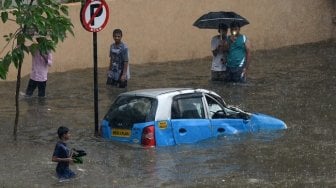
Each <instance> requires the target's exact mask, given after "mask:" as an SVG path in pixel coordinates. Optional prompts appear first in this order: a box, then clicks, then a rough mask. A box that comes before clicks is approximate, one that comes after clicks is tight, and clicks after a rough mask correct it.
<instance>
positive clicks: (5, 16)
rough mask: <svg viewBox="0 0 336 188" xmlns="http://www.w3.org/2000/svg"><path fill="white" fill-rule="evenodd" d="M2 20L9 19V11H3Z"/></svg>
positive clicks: (4, 21)
mask: <svg viewBox="0 0 336 188" xmlns="http://www.w3.org/2000/svg"><path fill="white" fill-rule="evenodd" d="M1 20H2V22H3V23H6V21H7V20H8V12H1Z"/></svg>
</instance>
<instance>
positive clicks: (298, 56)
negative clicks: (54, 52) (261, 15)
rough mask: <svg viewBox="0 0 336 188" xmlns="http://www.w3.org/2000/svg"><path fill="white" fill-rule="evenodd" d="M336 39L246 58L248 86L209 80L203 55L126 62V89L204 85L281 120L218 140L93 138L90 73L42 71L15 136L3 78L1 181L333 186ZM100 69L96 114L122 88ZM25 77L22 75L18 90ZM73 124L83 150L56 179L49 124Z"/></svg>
mask: <svg viewBox="0 0 336 188" xmlns="http://www.w3.org/2000/svg"><path fill="white" fill-rule="evenodd" d="M335 59H336V44H335V43H332V42H325V43H317V44H306V45H302V46H293V47H288V48H282V49H277V50H270V51H258V52H255V53H254V54H253V61H252V64H251V68H250V72H249V80H248V84H245V85H234V84H223V83H219V82H217V83H212V82H210V81H209V76H210V71H209V69H210V60H209V58H205V59H201V60H199V59H198V60H188V61H183V62H167V63H160V64H146V65H132V66H131V74H132V78H131V80H130V82H129V87H128V90H134V89H143V88H155V87H197V88H206V89H211V90H214V91H216V92H217V93H219V94H220V95H222V96H223V98H224V99H225V100H226V102H227V103H229V104H233V105H236V106H239V107H240V108H242V109H245V110H248V111H252V112H262V113H266V114H270V115H273V116H276V117H278V118H280V119H282V120H284V121H285V122H286V123H287V125H288V127H289V129H288V130H286V131H283V132H277V133H270V134H256V135H239V136H233V137H220V138H214V139H210V140H206V141H204V142H200V143H198V144H192V145H179V146H172V147H161V148H155V149H143V148H140V147H134V146H130V145H125V144H120V143H116V142H108V141H104V140H102V139H100V138H96V137H94V111H93V105H94V103H93V72H92V69H86V70H75V71H69V72H65V73H53V74H50V75H49V80H48V87H47V99H46V100H44V101H41V100H39V99H38V98H31V99H24V100H21V101H20V102H21V103H20V105H21V106H20V107H21V111H20V112H21V115H20V125H19V128H18V138H17V141H14V139H13V137H12V131H13V124H14V115H15V103H14V92H15V83H14V82H0V87H1V91H0V97H1V104H0V106H1V108H0V122H1V123H0V124H1V126H0V140H1V142H0V148H1V154H0V161H1V165H0V187H162V186H165V187H204V186H208V187H224V186H225V187H228V186H234V187H333V186H335V185H336V126H335V124H336V116H335V112H336V109H335V108H336V107H335V104H336V97H335V93H336V84H335V83H336V74H335V73H336V61H335ZM98 71H99V119H100V120H101V119H102V118H103V116H104V114H105V112H106V111H107V109H108V107H109V105H110V104H111V102H112V101H113V100H114V99H115V97H116V96H117V94H119V93H120V92H123V91H125V90H124V89H118V88H111V87H106V86H105V75H106V69H98ZM27 82H28V77H24V78H23V81H22V91H24V89H25V87H26V84H27ZM61 125H65V126H68V127H69V128H70V129H71V131H72V132H71V133H72V138H71V141H70V143H69V144H70V146H71V147H75V148H79V149H84V150H86V151H87V153H88V156H86V157H85V158H84V164H80V165H74V166H72V169H73V170H74V171H75V172H77V173H78V177H77V178H76V179H74V180H71V181H70V182H66V183H64V182H63V183H60V182H58V180H57V179H56V177H55V167H56V164H55V163H52V162H51V155H52V152H53V149H54V145H55V143H56V141H57V135H56V130H57V128H58V127H59V126H61Z"/></svg>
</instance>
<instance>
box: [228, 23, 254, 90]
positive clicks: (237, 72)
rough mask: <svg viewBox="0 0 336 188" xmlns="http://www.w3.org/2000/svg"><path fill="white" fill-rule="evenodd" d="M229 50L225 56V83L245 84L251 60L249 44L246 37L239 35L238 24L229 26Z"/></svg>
mask: <svg viewBox="0 0 336 188" xmlns="http://www.w3.org/2000/svg"><path fill="white" fill-rule="evenodd" d="M230 33H231V36H230V37H229V40H228V43H229V50H228V55H227V62H226V66H227V74H228V77H227V81H232V82H243V83H244V82H246V75H247V70H248V67H249V63H250V59H251V52H250V50H251V44H250V41H249V40H248V39H247V37H246V36H245V35H243V34H240V24H239V23H238V22H232V23H231V24H230Z"/></svg>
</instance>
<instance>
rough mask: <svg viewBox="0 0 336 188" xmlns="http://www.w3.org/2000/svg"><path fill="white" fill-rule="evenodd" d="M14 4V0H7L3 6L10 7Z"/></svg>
mask: <svg viewBox="0 0 336 188" xmlns="http://www.w3.org/2000/svg"><path fill="white" fill-rule="evenodd" d="M11 5H12V0H5V2H4V5H3V7H4V8H5V9H8V8H9V7H10V6H11Z"/></svg>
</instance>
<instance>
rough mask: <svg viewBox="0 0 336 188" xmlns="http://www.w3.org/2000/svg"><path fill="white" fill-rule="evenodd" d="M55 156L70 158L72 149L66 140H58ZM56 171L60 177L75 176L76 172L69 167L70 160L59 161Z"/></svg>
mask: <svg viewBox="0 0 336 188" xmlns="http://www.w3.org/2000/svg"><path fill="white" fill-rule="evenodd" d="M53 156H56V157H57V158H69V156H70V150H69V149H68V148H67V145H66V144H65V143H64V142H62V141H58V142H57V143H56V146H55V150H54V153H53ZM56 173H57V175H58V177H59V178H71V177H73V176H74V173H73V172H72V171H71V170H70V169H69V162H58V164H57V167H56Z"/></svg>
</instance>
